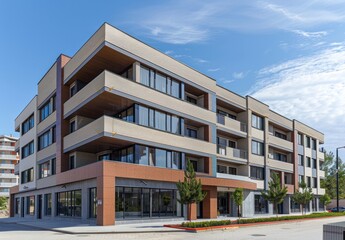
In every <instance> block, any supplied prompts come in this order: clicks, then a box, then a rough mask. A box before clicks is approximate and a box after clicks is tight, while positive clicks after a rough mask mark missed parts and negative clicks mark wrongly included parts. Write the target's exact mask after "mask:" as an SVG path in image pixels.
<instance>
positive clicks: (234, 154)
mask: <svg viewBox="0 0 345 240" xmlns="http://www.w3.org/2000/svg"><path fill="white" fill-rule="evenodd" d="M217 158H218V159H219V160H222V161H226V162H234V163H239V164H247V162H248V160H247V152H246V151H243V150H240V149H235V148H230V147H226V151H221V152H220V153H218V154H217Z"/></svg>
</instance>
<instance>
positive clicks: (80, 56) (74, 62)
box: [64, 25, 106, 80]
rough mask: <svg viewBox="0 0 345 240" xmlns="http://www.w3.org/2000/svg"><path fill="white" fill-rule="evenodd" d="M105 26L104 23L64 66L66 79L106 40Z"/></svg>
mask: <svg viewBox="0 0 345 240" xmlns="http://www.w3.org/2000/svg"><path fill="white" fill-rule="evenodd" d="M105 26H106V25H102V27H100V28H99V29H98V30H97V32H96V33H94V34H93V35H92V37H91V38H90V39H89V40H88V41H87V42H86V43H85V44H84V45H83V46H82V47H81V48H80V49H79V51H78V52H77V53H76V54H75V55H74V56H73V58H72V59H71V60H69V62H68V63H67V64H66V65H65V66H64V80H66V79H67V78H69V77H70V75H71V74H72V73H73V72H74V71H75V70H76V69H77V68H78V67H79V66H80V65H81V64H82V63H83V62H84V61H85V60H86V59H87V58H88V57H89V56H90V55H91V54H92V53H93V52H94V51H95V50H96V49H97V48H98V47H99V46H100V45H101V44H102V43H103V42H104V40H105Z"/></svg>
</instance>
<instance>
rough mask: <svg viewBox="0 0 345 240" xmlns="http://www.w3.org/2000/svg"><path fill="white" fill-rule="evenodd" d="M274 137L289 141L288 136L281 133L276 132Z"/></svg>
mask: <svg viewBox="0 0 345 240" xmlns="http://www.w3.org/2000/svg"><path fill="white" fill-rule="evenodd" d="M274 136H276V137H278V138H281V139H284V140H286V139H287V136H286V134H283V133H280V132H274Z"/></svg>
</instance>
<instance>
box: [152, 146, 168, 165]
mask: <svg viewBox="0 0 345 240" xmlns="http://www.w3.org/2000/svg"><path fill="white" fill-rule="evenodd" d="M155 155H156V166H157V167H164V168H166V166H167V152H166V151H165V150H162V149H156V154H155Z"/></svg>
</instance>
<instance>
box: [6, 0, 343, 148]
mask: <svg viewBox="0 0 345 240" xmlns="http://www.w3.org/2000/svg"><path fill="white" fill-rule="evenodd" d="M306 2H307V3H306ZM344 20H345V2H344V1H339V0H328V1H324V0H322V1H321V0H320V1H304V2H303V1H296V0H291V1H270V0H267V1H257V0H242V1H222V0H212V1H196V0H195V1H189V0H184V1H183V0H174V1H170V0H165V1H158V0H146V1H134V0H126V1H122V0H117V1H102V0H97V1H77V0H73V1H71V0H69V1H63V0H62V1H48V0H36V1H31V0H25V1H24V0H23V1H15V0H14V1H5V0H3V1H1V2H0V31H1V34H0V36H1V37H0V81H1V83H2V84H1V86H2V87H1V88H0V101H1V103H2V104H0V110H1V111H0V112H1V113H2V114H1V117H0V133H4V134H11V133H14V129H13V128H14V127H13V126H14V119H15V117H16V116H17V115H18V114H19V112H20V111H21V109H23V108H24V107H25V105H26V104H27V103H28V101H30V100H31V98H32V97H33V96H34V95H35V94H36V92H37V82H38V81H39V80H40V79H41V78H42V77H43V75H44V74H45V72H46V71H47V70H48V69H49V67H50V66H51V64H52V63H53V62H54V61H55V59H56V58H57V57H58V55H59V54H60V53H64V54H66V55H69V56H73V54H74V53H75V52H76V51H77V50H78V49H79V48H80V47H81V45H82V44H83V43H84V42H85V41H86V40H87V39H88V38H89V37H90V36H91V35H92V34H93V33H94V32H95V31H96V30H97V29H98V28H99V27H100V25H101V24H102V23H103V22H108V23H110V24H112V25H114V26H115V27H118V28H120V29H121V30H123V31H125V32H127V33H129V34H130V35H133V36H134V37H136V38H138V39H140V40H142V41H144V42H145V43H147V44H149V45H151V46H153V47H155V48H157V49H159V50H160V51H162V52H165V53H166V54H169V55H170V56H172V57H174V58H175V59H177V60H179V61H182V62H184V63H186V64H188V65H190V66H192V67H193V68H195V69H197V70H199V71H201V72H203V73H205V74H207V75H209V76H211V77H213V78H215V79H216V80H217V82H218V84H220V85H222V86H224V87H226V88H229V89H230V90H232V91H234V92H236V93H239V94H242V95H246V94H251V95H253V96H254V97H256V98H258V99H259V100H262V101H264V102H266V103H268V104H269V105H270V106H271V108H272V109H273V110H275V111H278V112H279V113H282V114H284V115H286V116H288V117H290V118H296V119H298V120H300V121H302V122H305V123H307V124H309V125H311V126H313V127H315V128H317V129H319V130H320V131H322V132H324V133H325V134H326V142H327V144H326V145H325V146H326V147H327V148H328V149H330V150H333V149H334V148H335V147H336V146H340V145H345V127H344V126H345V94H344V90H345V43H344V36H345V28H344V22H345V21H344Z"/></svg>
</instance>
